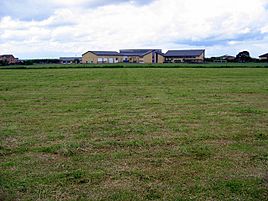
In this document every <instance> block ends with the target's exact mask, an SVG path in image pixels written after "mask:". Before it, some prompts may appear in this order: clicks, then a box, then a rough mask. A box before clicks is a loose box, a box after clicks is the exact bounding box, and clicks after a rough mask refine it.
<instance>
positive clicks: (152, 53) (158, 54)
mask: <svg viewBox="0 0 268 201" xmlns="http://www.w3.org/2000/svg"><path fill="white" fill-rule="evenodd" d="M120 55H121V56H122V57H123V62H125V63H145V64H155V63H164V61H165V57H164V54H163V53H162V50H161V49H128V50H120Z"/></svg>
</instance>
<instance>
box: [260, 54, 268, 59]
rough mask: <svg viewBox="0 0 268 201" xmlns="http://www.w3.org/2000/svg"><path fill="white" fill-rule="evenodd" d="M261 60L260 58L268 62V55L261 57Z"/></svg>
mask: <svg viewBox="0 0 268 201" xmlns="http://www.w3.org/2000/svg"><path fill="white" fill-rule="evenodd" d="M259 58H260V60H263V61H265V60H267V61H268V53H266V54H263V55H261V56H259Z"/></svg>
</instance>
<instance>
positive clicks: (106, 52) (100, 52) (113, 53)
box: [83, 51, 120, 56]
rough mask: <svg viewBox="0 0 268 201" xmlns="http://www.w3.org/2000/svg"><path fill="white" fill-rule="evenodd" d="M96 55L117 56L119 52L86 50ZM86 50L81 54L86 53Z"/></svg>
mask: <svg viewBox="0 0 268 201" xmlns="http://www.w3.org/2000/svg"><path fill="white" fill-rule="evenodd" d="M88 52H91V53H93V54H95V55H97V56H119V55H120V54H119V53H118V52H116V51H88ZM88 52H86V53H84V54H83V55H85V54H87V53H88Z"/></svg>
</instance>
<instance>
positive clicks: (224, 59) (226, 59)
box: [207, 55, 235, 63]
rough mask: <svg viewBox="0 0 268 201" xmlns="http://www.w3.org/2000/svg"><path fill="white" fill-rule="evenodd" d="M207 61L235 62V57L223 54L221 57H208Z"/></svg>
mask: <svg viewBox="0 0 268 201" xmlns="http://www.w3.org/2000/svg"><path fill="white" fill-rule="evenodd" d="M207 61H210V62H218V63H225V62H235V57H234V56H230V55H223V56H219V57H211V58H210V59H207Z"/></svg>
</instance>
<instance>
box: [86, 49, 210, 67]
mask: <svg viewBox="0 0 268 201" xmlns="http://www.w3.org/2000/svg"><path fill="white" fill-rule="evenodd" d="M82 56H83V57H82V63H85V64H112V63H144V64H162V63H180V62H192V63H201V62H204V59H205V50H169V51H168V52H167V53H166V54H163V53H162V50H161V49H125V50H120V51H119V52H116V51H88V52H86V53H84V54H83V55H82Z"/></svg>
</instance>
